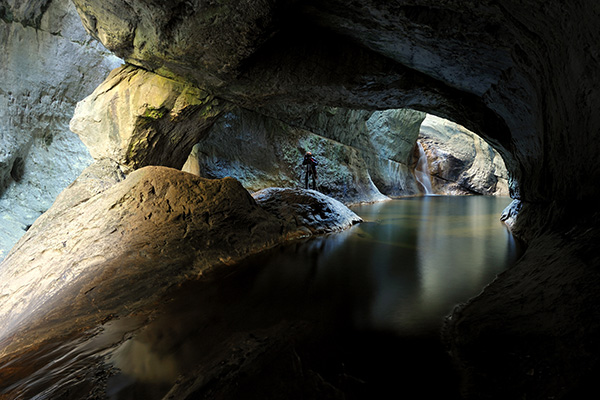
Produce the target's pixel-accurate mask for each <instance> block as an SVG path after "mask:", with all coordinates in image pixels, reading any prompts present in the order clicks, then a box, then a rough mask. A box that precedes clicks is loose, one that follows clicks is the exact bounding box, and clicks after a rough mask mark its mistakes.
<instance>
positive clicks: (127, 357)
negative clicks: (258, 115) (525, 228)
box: [112, 196, 517, 398]
mask: <svg viewBox="0 0 600 400" xmlns="http://www.w3.org/2000/svg"><path fill="white" fill-rule="evenodd" d="M509 202H510V199H507V198H494V197H443V196H433V197H420V198H410V199H401V200H394V201H389V202H385V203H378V204H373V205H365V206H360V207H356V208H355V211H356V212H357V213H358V214H359V215H361V216H362V217H363V219H364V220H365V222H364V223H362V224H359V225H357V226H355V227H353V228H351V229H349V230H347V231H345V232H341V233H338V234H333V235H329V236H326V237H319V238H315V239H312V240H308V241H305V242H296V243H293V244H290V245H287V246H283V247H280V248H277V249H275V250H273V251H270V252H268V253H266V254H263V255H260V256H257V257H254V258H252V259H251V260H249V261H248V263H246V265H244V266H243V267H242V268H241V272H239V273H236V274H235V275H233V276H230V277H227V278H226V279H219V280H218V281H216V282H201V283H196V284H193V285H189V286H188V287H186V288H183V289H182V290H181V291H180V292H179V293H176V294H175V295H174V297H173V299H171V300H170V301H169V302H168V303H167V304H166V305H165V306H164V308H163V310H161V311H162V312H161V313H160V316H159V317H158V318H157V319H156V320H155V321H154V322H153V323H152V324H150V325H149V326H147V327H145V328H144V330H143V331H142V332H141V333H140V334H138V335H137V337H136V338H135V339H134V340H133V341H130V342H127V343H126V344H125V345H124V346H123V347H121V348H120V349H119V350H118V351H117V352H116V353H115V355H114V356H113V358H112V361H113V362H114V364H115V365H116V366H117V367H119V368H121V369H122V371H123V374H122V375H121V376H120V377H117V380H116V381H114V382H113V383H114V385H113V390H114V389H115V387H118V386H119V385H125V384H126V383H127V382H128V381H129V380H130V379H134V380H138V381H157V382H165V383H166V382H168V381H169V380H172V379H173V377H174V376H176V375H177V374H179V373H183V372H185V371H186V370H187V369H189V368H192V367H193V366H194V365H195V364H197V363H199V362H202V360H203V359H208V358H210V355H211V354H213V353H214V352H215V351H217V350H216V349H218V348H219V346H221V347H222V344H223V343H227V342H228V341H229V340H232V339H231V338H233V337H235V335H236V334H239V332H249V331H256V330H257V329H264V328H266V327H269V326H273V325H275V324H277V323H278V322H280V321H282V320H287V321H289V320H305V321H306V320H310V321H312V322H315V323H317V324H320V325H322V326H325V327H326V329H328V330H330V331H339V332H347V331H364V330H371V331H377V330H379V331H393V332H396V333H397V334H398V335H400V336H412V337H415V336H420V335H429V334H431V333H432V332H437V331H438V330H439V328H440V325H441V322H442V320H443V318H444V316H445V315H447V314H448V313H449V312H450V310H451V309H452V307H453V306H454V305H455V304H457V303H459V302H463V301H466V300H467V299H469V298H470V297H472V296H475V295H476V294H477V293H478V292H479V291H480V290H481V289H482V288H483V287H484V286H485V285H486V284H488V283H489V282H491V281H492V280H493V279H494V276H495V275H496V274H498V273H499V272H501V271H502V270H504V269H505V268H506V267H507V266H509V265H510V264H512V263H513V262H514V261H515V259H516V257H517V250H516V248H515V246H514V243H513V242H512V240H511V237H510V235H509V234H508V232H507V231H506V229H505V227H504V226H503V225H502V223H501V222H500V221H499V216H500V213H501V211H502V210H503V209H504V207H505V206H506V205H507V204H508V203H509ZM156 365H160V366H163V367H164V366H168V368H162V367H161V368H155V367H153V366H156ZM160 373H162V374H163V375H162V376H159V375H157V374H160ZM115 382H116V383H115ZM115 398H117V397H115Z"/></svg>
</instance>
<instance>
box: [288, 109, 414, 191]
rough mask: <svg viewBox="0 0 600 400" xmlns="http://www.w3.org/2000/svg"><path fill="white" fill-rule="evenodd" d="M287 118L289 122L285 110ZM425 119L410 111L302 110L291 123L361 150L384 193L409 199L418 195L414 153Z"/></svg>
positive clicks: (375, 182) (380, 189) (376, 182)
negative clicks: (414, 174) (413, 169)
mask: <svg viewBox="0 0 600 400" xmlns="http://www.w3.org/2000/svg"><path fill="white" fill-rule="evenodd" d="M284 115H285V117H286V118H288V119H289V118H290V115H289V114H285V110H284ZM424 118H425V113H423V112H420V111H415V110H410V109H393V110H384V111H374V112H372V111H365V110H351V109H343V108H335V107H312V109H308V108H300V110H298V111H296V115H294V116H293V117H292V118H291V121H293V123H294V124H296V125H298V124H299V125H301V126H304V127H306V128H307V129H309V130H310V131H312V132H315V133H317V134H318V135H321V136H324V137H327V138H329V139H332V140H335V141H337V142H340V143H343V144H345V145H347V146H351V147H354V148H355V149H357V150H359V152H360V155H361V157H362V158H363V159H364V160H365V164H366V166H367V169H368V171H369V175H370V177H371V179H372V181H373V183H374V184H375V186H376V187H377V188H378V190H379V191H380V192H381V193H383V194H385V195H387V196H406V195H411V194H416V193H419V190H418V188H417V186H416V183H415V180H414V177H413V174H412V161H413V159H412V158H413V155H412V149H413V146H414V143H415V141H416V139H417V136H418V134H419V127H420V125H421V122H423V119H424Z"/></svg>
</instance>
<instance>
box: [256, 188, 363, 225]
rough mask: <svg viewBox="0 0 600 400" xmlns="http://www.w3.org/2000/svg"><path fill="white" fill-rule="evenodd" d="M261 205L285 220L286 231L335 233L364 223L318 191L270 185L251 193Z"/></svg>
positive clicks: (346, 208)
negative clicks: (271, 186) (270, 186)
mask: <svg viewBox="0 0 600 400" xmlns="http://www.w3.org/2000/svg"><path fill="white" fill-rule="evenodd" d="M252 197H254V199H255V200H256V201H257V202H258V204H260V206H261V207H262V208H263V209H265V210H267V211H268V212H270V213H271V214H273V215H275V216H276V217H277V218H278V219H279V220H282V221H284V223H285V226H286V230H287V231H289V232H294V233H296V232H298V231H299V230H302V231H304V232H306V234H307V235H308V236H310V235H314V234H323V233H330V232H336V231H340V230H343V229H346V228H348V227H350V226H352V225H354V224H357V223H359V222H362V218H360V217H359V216H358V215H356V214H355V213H354V212H352V211H351V210H350V209H348V207H346V206H345V205H344V204H342V203H341V202H339V201H337V200H335V199H332V198H331V197H328V196H325V195H324V194H322V193H319V192H317V191H316V190H305V189H284V188H267V189H263V190H261V191H259V192H256V193H254V194H253V195H252Z"/></svg>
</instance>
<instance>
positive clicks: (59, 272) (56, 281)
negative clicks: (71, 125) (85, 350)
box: [0, 162, 285, 355]
mask: <svg viewBox="0 0 600 400" xmlns="http://www.w3.org/2000/svg"><path fill="white" fill-rule="evenodd" d="M90 168H91V169H90V170H87V172H86V173H84V175H83V177H82V180H81V181H80V180H78V181H76V182H75V183H74V184H73V186H72V187H70V188H69V189H67V190H66V191H65V192H64V193H63V194H62V195H61V197H60V198H59V199H58V200H57V202H56V203H55V204H54V206H53V207H52V208H51V209H50V210H49V211H48V212H47V213H45V214H44V215H43V216H42V217H40V218H38V220H37V221H36V222H35V224H34V225H33V226H32V227H31V228H30V229H29V231H28V232H27V233H26V235H25V236H24V237H23V238H22V239H21V240H20V241H19V243H18V244H17V245H16V246H15V247H14V248H13V250H12V251H11V253H10V254H9V255H8V257H7V258H6V259H5V260H4V261H3V262H2V264H0V277H1V279H0V281H1V282H2V283H1V284H0V285H1V286H0V296H1V300H2V301H1V302H0V304H1V305H0V324H1V325H2V327H3V329H2V332H1V335H2V339H4V340H7V338H9V337H10V336H11V335H15V334H16V335H17V339H15V340H14V341H12V342H10V339H8V340H9V344H8V345H7V346H4V347H3V349H2V353H0V354H2V355H6V354H7V353H10V352H11V351H15V350H16V349H18V348H19V347H21V346H31V345H32V344H34V343H36V342H39V341H40V340H42V339H44V338H46V337H51V336H52V335H59V334H64V333H65V332H69V330H81V329H82V328H85V327H86V326H87V327H91V326H93V325H94V324H97V323H99V322H100V321H102V320H103V319H105V318H107V317H108V316H109V315H111V314H122V313H126V314H128V313H130V312H132V311H134V310H135V309H136V308H139V307H141V306H142V305H144V304H148V302H151V301H152V300H153V299H156V296H158V295H159V294H161V293H164V291H165V290H167V289H168V288H169V287H170V286H172V285H174V284H177V283H178V282H182V281H184V280H186V279H189V278H194V277H198V276H199V275H201V274H202V273H203V272H205V271H206V270H207V269H210V268H213V267H216V266H218V265H223V264H225V265H226V264H230V263H232V262H234V261H236V260H239V259H240V258H242V257H244V256H246V255H248V254H251V253H254V252H257V251H259V250H262V249H265V248H267V247H270V246H272V245H274V244H275V243H278V242H279V241H281V237H282V236H281V235H282V234H284V233H285V232H284V231H283V225H282V223H281V222H280V221H278V220H277V218H275V217H274V216H272V215H271V214H270V213H268V212H266V211H264V210H263V209H262V208H261V207H260V206H258V205H257V204H256V202H255V201H254V200H253V199H252V198H251V197H250V195H249V194H248V193H247V191H246V190H245V189H244V188H243V187H242V186H241V185H240V184H239V182H237V181H236V180H234V179H224V180H206V179H202V178H199V177H196V176H194V175H191V174H188V173H185V172H181V171H177V170H174V169H169V168H164V167H146V168H143V169H140V170H137V171H135V172H133V173H131V174H130V175H129V176H128V177H127V179H125V180H123V181H120V182H117V181H119V180H120V179H121V177H120V173H119V169H118V166H117V165H116V164H114V163H111V162H108V163H104V164H103V165H97V164H96V165H94V166H92V167H90ZM3 343H6V342H3Z"/></svg>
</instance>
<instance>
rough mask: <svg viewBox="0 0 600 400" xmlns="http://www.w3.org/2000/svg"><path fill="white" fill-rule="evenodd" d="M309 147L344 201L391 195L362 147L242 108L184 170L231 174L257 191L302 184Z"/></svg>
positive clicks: (321, 182)
mask: <svg viewBox="0 0 600 400" xmlns="http://www.w3.org/2000/svg"><path fill="white" fill-rule="evenodd" d="M306 151H312V152H313V154H314V155H315V157H316V158H317V160H318V162H319V165H318V166H317V174H318V178H317V186H318V189H319V190H320V191H321V192H323V193H325V194H327V195H329V196H331V197H334V198H336V199H338V200H339V201H342V202H344V203H359V202H370V201H379V200H384V199H387V197H386V196H384V195H383V194H381V192H380V191H379V190H378V189H377V187H376V186H375V185H374V184H373V181H372V180H371V178H370V175H369V169H368V167H367V165H366V163H365V160H364V159H363V157H362V156H361V151H360V150H358V149H356V148H353V147H351V146H347V145H344V144H342V143H340V142H339V141H336V140H331V139H328V138H326V137H323V136H320V135H316V134H314V133H312V132H310V131H307V130H304V129H299V128H295V127H292V126H290V125H288V124H286V123H284V122H282V121H280V120H277V119H274V118H269V117H264V116H262V115H260V114H257V113H254V112H251V111H248V110H243V109H240V108H237V109H235V110H233V111H231V112H229V113H226V114H224V115H223V117H222V118H221V119H220V120H218V121H217V122H216V123H215V125H214V126H213V127H212V128H211V130H210V131H209V133H208V135H207V136H206V137H205V138H203V139H202V140H201V141H200V142H199V143H198V144H197V145H195V146H194V149H193V151H192V153H191V155H190V157H189V159H188V161H187V162H186V165H185V166H184V170H185V171H189V172H192V173H196V174H198V175H199V176H204V177H208V178H223V177H226V176H231V177H234V178H236V179H238V180H240V182H242V184H243V185H244V187H245V188H247V189H248V190H250V191H253V192H254V191H258V190H261V189H264V188H267V187H288V188H302V187H304V169H303V167H302V165H301V164H302V159H303V156H304V153H305V152H306Z"/></svg>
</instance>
